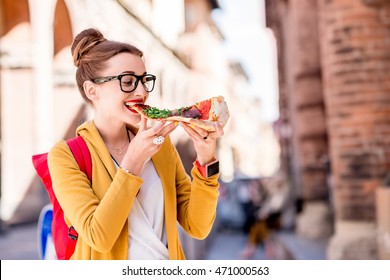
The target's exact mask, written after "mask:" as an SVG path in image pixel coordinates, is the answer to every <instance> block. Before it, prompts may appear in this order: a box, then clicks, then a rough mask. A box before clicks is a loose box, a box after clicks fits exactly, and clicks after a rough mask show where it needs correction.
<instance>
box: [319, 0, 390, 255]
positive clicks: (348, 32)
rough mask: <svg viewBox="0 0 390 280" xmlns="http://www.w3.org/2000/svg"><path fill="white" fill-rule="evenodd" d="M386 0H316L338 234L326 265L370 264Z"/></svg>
mask: <svg viewBox="0 0 390 280" xmlns="http://www.w3.org/2000/svg"><path fill="white" fill-rule="evenodd" d="M385 3H389V1H381V0H377V1H373V0H371V1H368V0H359V1H358V0H356V1H355V0H350V1H345V0H333V1H327V0H318V4H319V15H320V29H321V37H320V39H321V61H322V69H323V87H324V94H325V99H326V111H327V117H328V131H329V139H330V149H331V161H332V173H333V183H334V186H333V187H334V191H333V200H334V206H335V218H336V222H335V225H336V227H335V228H336V231H335V234H334V235H333V237H332V238H331V241H330V243H329V246H328V258H329V259H375V258H376V240H375V224H374V221H375V200H374V199H375V196H374V194H375V192H374V191H375V189H376V187H377V186H378V185H380V184H381V182H382V180H383V178H384V176H385V174H386V172H387V171H388V170H389V168H390V160H389V159H390V149H389V148H390V141H389V139H390V137H389V136H390V126H389V124H390V59H389V58H390V33H389V22H390V20H389V19H390V17H389V14H390V5H388V4H385Z"/></svg>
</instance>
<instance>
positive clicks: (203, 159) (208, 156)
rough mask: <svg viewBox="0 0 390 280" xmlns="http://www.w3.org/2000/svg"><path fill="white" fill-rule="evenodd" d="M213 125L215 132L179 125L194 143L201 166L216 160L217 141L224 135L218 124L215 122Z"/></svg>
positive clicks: (183, 124)
mask: <svg viewBox="0 0 390 280" xmlns="http://www.w3.org/2000/svg"><path fill="white" fill-rule="evenodd" d="M214 124H215V131H213V132H209V131H207V130H205V129H202V128H200V127H197V126H189V125H188V124H186V123H184V122H181V123H180V125H181V126H182V127H183V129H184V130H185V131H186V132H187V134H188V135H189V136H190V138H191V139H192V141H193V142H194V148H195V151H196V155H197V160H198V162H199V163H200V165H202V166H203V165H206V164H208V163H210V162H212V161H214V160H215V159H216V158H217V157H216V149H217V139H218V138H219V137H221V136H222V135H223V134H224V132H223V128H222V126H221V125H220V124H219V123H218V122H215V123H214Z"/></svg>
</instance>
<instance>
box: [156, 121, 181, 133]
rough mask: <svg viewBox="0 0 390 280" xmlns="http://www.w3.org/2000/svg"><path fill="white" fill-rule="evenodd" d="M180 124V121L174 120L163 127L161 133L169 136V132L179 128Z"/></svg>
mask: <svg viewBox="0 0 390 280" xmlns="http://www.w3.org/2000/svg"><path fill="white" fill-rule="evenodd" d="M178 125H179V123H178V122H172V123H170V124H168V125H166V126H164V127H163V129H162V130H161V131H160V134H159V135H161V136H164V137H167V136H168V135H169V134H171V132H172V131H174V130H175V129H176V128H177V126H178Z"/></svg>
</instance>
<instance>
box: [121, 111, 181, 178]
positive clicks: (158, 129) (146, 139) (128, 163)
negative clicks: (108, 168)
mask: <svg viewBox="0 0 390 280" xmlns="http://www.w3.org/2000/svg"><path fill="white" fill-rule="evenodd" d="M147 121H148V120H147V118H145V117H143V116H141V124H140V127H139V130H138V133H137V135H136V136H135V137H134V138H133V139H132V140H131V142H130V144H129V146H128V148H127V151H126V154H125V156H124V157H123V160H122V162H121V167H122V168H124V169H127V170H128V171H129V172H130V173H132V174H134V175H136V176H139V175H141V172H142V168H143V166H144V164H145V162H146V161H147V160H148V159H150V158H151V157H152V156H153V155H155V154H156V153H157V152H158V151H159V150H160V149H161V145H162V144H155V143H153V140H154V139H155V138H156V137H158V136H162V137H164V138H165V137H167V136H168V135H169V134H170V133H171V132H172V131H174V130H175V128H176V127H177V125H178V123H176V122H171V123H168V124H166V122H165V121H160V122H158V123H157V124H156V125H155V126H153V127H151V128H148V127H147Z"/></svg>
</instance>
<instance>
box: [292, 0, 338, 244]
mask: <svg viewBox="0 0 390 280" xmlns="http://www.w3.org/2000/svg"><path fill="white" fill-rule="evenodd" d="M287 18H288V19H287V22H288V24H287V26H285V40H286V46H285V50H284V52H285V54H286V55H285V57H286V64H285V68H286V79H287V90H288V95H289V97H288V98H289V101H288V103H289V110H290V112H291V116H290V121H291V125H292V141H293V143H292V145H293V151H294V155H293V164H292V166H293V174H294V179H295V180H294V181H295V186H296V189H297V190H296V192H297V196H298V197H300V198H302V199H303V211H302V213H300V215H299V216H298V219H297V220H296V230H297V233H298V234H300V235H302V236H305V237H308V238H322V237H327V236H329V235H330V234H331V232H332V223H331V219H330V211H329V205H328V185H327V177H326V175H327V174H326V167H327V159H328V156H327V155H328V142H327V129H326V121H325V111H324V102H323V92H322V77H321V74H322V73H321V63H320V49H319V33H318V16H317V3H316V1H311V0H291V1H289V2H288V17H287Z"/></svg>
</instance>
